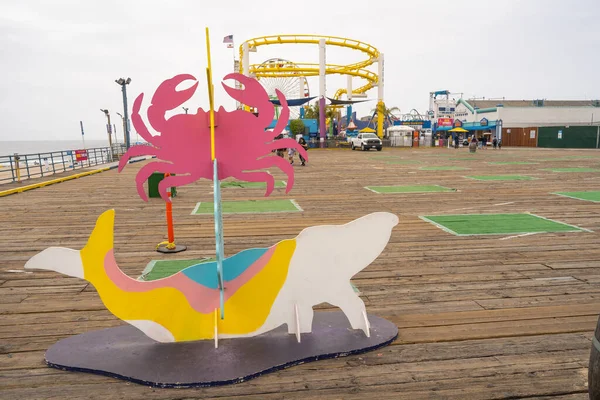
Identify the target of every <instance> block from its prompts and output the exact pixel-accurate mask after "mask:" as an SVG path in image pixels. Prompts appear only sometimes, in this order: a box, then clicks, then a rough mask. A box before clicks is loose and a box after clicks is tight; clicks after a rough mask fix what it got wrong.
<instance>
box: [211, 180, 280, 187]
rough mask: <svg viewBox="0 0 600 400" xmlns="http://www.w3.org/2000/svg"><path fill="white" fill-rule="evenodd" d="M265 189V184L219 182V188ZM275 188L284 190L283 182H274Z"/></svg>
mask: <svg viewBox="0 0 600 400" xmlns="http://www.w3.org/2000/svg"><path fill="white" fill-rule="evenodd" d="M266 187H267V184H266V183H265V182H244V181H221V188H246V189H264V188H266ZM275 187H276V188H284V187H285V182H283V181H275Z"/></svg>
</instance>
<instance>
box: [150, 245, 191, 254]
mask: <svg viewBox="0 0 600 400" xmlns="http://www.w3.org/2000/svg"><path fill="white" fill-rule="evenodd" d="M186 249H187V247H186V246H183V245H180V244H177V245H175V248H174V249H167V245H166V244H161V245H160V246H158V248H157V249H156V251H158V252H159V253H180V252H182V251H185V250H186Z"/></svg>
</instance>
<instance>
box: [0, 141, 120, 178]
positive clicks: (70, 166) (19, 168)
mask: <svg viewBox="0 0 600 400" xmlns="http://www.w3.org/2000/svg"><path fill="white" fill-rule="evenodd" d="M125 151H126V149H125V145H123V144H115V145H113V146H112V148H110V147H95V148H91V149H85V150H62V151H52V152H46V153H32V154H17V153H15V154H12V155H6V156H0V185H1V184H3V183H12V182H21V181H24V180H26V179H33V178H41V177H44V176H48V175H54V174H57V173H61V172H66V171H74V170H76V169H82V168H88V167H92V166H94V165H100V164H106V163H110V162H114V161H118V160H119V158H120V157H121V156H122V155H123V154H124V153H125Z"/></svg>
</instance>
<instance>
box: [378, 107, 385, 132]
mask: <svg viewBox="0 0 600 400" xmlns="http://www.w3.org/2000/svg"><path fill="white" fill-rule="evenodd" d="M384 107H385V104H384V103H383V101H380V102H379V103H377V136H379V138H380V139H383V108H384Z"/></svg>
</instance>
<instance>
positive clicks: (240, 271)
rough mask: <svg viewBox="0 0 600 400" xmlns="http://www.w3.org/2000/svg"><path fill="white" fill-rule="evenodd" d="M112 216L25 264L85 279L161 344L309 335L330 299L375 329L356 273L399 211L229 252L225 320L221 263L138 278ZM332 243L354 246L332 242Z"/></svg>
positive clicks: (379, 247)
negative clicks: (124, 262)
mask: <svg viewBox="0 0 600 400" xmlns="http://www.w3.org/2000/svg"><path fill="white" fill-rule="evenodd" d="M114 215H115V213H114V210H109V211H106V212H105V213H103V214H102V215H101V216H100V217H99V218H98V220H97V222H96V227H95V228H94V230H93V232H92V234H91V236H90V238H89V240H88V242H87V244H86V246H85V247H84V248H83V249H81V250H80V251H77V250H72V249H67V248H62V247H51V248H48V249H46V250H44V251H42V252H40V253H38V254H37V255H35V256H33V257H32V258H31V259H30V260H29V261H28V262H27V263H26V265H25V268H26V269H44V270H52V271H56V272H59V273H62V274H65V275H69V276H73V277H78V278H82V279H85V280H87V281H88V282H90V283H91V284H93V285H94V287H95V288H96V290H97V291H98V294H99V295H100V298H101V299H102V301H103V303H104V305H105V306H106V308H107V309H108V310H109V311H110V312H111V313H113V314H114V315H115V316H116V317H117V318H120V319H121V320H123V321H125V322H127V323H129V324H131V325H133V326H135V327H137V328H138V329H139V330H141V331H142V332H143V333H144V334H146V335H147V336H148V337H150V338H152V339H154V340H156V341H158V342H181V341H193V340H203V339H216V338H215V334H216V335H217V337H218V338H235V337H249V336H256V335H260V334H262V333H265V332H268V331H270V330H272V329H275V328H277V327H279V326H281V325H283V324H287V327H288V332H289V333H296V334H298V335H299V334H300V333H308V332H311V328H312V320H313V308H312V307H313V306H315V305H317V304H320V303H323V302H327V303H330V304H332V305H334V306H337V307H339V308H340V309H341V310H342V311H343V312H344V314H345V315H346V317H347V318H348V320H349V322H350V325H351V326H352V328H353V329H362V330H363V331H364V332H365V334H367V335H369V322H368V319H367V316H366V311H365V305H364V303H363V301H362V300H361V299H360V297H358V295H357V294H356V293H355V292H354V290H353V288H352V286H351V285H350V279H351V278H352V276H354V275H355V274H356V273H358V272H359V271H361V270H363V269H364V268H366V267H367V266H368V265H369V264H370V263H371V262H373V261H374V260H375V259H376V258H377V257H378V256H379V255H380V254H381V252H382V251H383V249H384V248H385V246H386V245H387V243H388V241H389V239H390V235H391V232H392V229H393V228H394V226H396V225H397V224H398V217H397V216H396V215H394V214H391V213H386V212H377V213H373V214H369V215H366V216H364V217H362V218H359V219H357V220H354V221H352V222H350V223H348V224H345V225H325V226H315V227H310V228H307V229H304V230H303V231H302V232H301V233H300V234H299V235H298V236H297V237H296V238H294V239H289V240H283V241H281V242H279V243H277V244H276V245H274V246H271V247H269V248H266V249H250V250H245V251H242V252H240V253H238V254H236V255H234V256H232V257H230V258H227V259H225V260H224V263H223V274H224V288H225V289H224V296H225V303H224V308H225V310H226V317H225V318H224V319H220V318H216V315H217V312H216V311H217V309H218V308H219V288H218V283H217V276H216V267H215V265H214V263H202V264H197V265H194V266H191V267H188V268H186V269H184V270H182V271H180V272H178V273H176V274H174V275H172V276H170V277H167V278H163V279H159V280H156V281H150V282H143V281H138V280H135V279H132V278H130V277H129V276H127V275H126V274H125V273H123V272H122V271H121V269H119V267H118V265H117V263H116V260H115V257H114V249H113V238H114V234H113V230H114ZM332 240H335V241H336V242H337V243H345V244H347V245H344V246H331V245H329V243H331V242H332ZM215 324H216V326H215Z"/></svg>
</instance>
